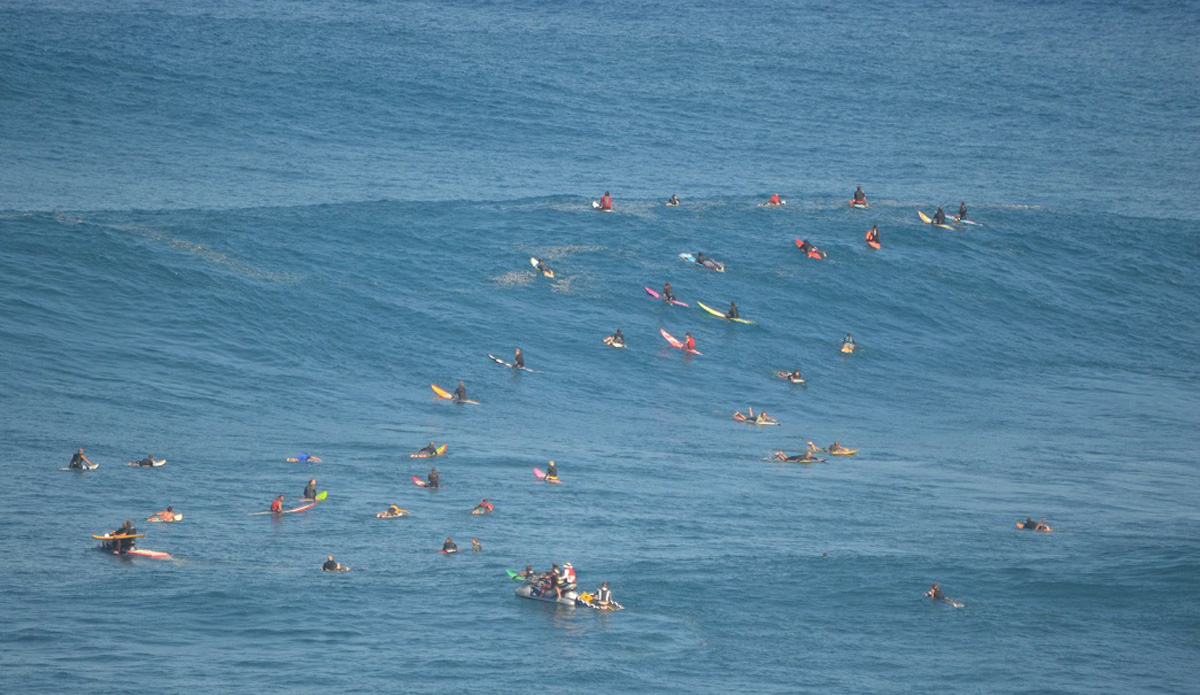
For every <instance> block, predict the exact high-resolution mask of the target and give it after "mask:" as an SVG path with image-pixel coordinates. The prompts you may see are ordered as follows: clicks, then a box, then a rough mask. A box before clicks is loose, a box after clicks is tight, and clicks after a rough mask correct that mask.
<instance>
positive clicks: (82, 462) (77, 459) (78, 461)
mask: <svg viewBox="0 0 1200 695" xmlns="http://www.w3.org/2000/svg"><path fill="white" fill-rule="evenodd" d="M67 467H69V468H95V467H96V464H94V463H92V462H91V461H89V460H88V457H87V456H84V455H83V447H79V450H78V451H76V452H75V453H74V454H72V455H71V462H70V463H69V464H67Z"/></svg>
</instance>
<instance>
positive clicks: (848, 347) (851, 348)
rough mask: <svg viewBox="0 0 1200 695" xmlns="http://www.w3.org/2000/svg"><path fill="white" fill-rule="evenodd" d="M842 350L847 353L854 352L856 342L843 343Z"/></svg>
mask: <svg viewBox="0 0 1200 695" xmlns="http://www.w3.org/2000/svg"><path fill="white" fill-rule="evenodd" d="M842 352H844V353H846V354H847V355H849V354H850V353H852V352H854V343H842Z"/></svg>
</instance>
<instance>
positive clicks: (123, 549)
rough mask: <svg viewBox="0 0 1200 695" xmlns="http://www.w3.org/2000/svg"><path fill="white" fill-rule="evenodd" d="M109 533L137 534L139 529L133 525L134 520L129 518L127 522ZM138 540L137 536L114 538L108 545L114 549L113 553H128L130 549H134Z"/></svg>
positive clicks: (120, 534)
mask: <svg viewBox="0 0 1200 695" xmlns="http://www.w3.org/2000/svg"><path fill="white" fill-rule="evenodd" d="M108 535H110V536H136V535H137V529H136V528H134V527H133V522H132V521H130V520H129V519H126V520H125V523H123V524H121V526H120V528H118V529H116V530H115V531H113V532H112V533H110V534H108ZM136 540H137V539H136V538H114V539H113V540H112V541H111V542H109V545H108V547H109V548H111V549H112V552H113V555H124V554H125V553H128V552H129V551H130V550H133V545H134V542H135V541H136Z"/></svg>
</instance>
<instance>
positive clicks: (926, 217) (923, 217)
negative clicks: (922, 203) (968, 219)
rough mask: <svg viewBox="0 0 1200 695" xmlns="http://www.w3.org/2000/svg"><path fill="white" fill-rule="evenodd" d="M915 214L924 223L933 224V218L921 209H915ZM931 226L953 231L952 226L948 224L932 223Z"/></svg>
mask: <svg viewBox="0 0 1200 695" xmlns="http://www.w3.org/2000/svg"><path fill="white" fill-rule="evenodd" d="M917 216H918V217H920V218H921V221H922V222H924V223H925V224H933V218H931V217H930V216H929V215H926V214H925V213H924V212H922V211H921V210H917ZM933 226H935V227H941V228H942V229H949V230H950V231H954V227H951V226H950V225H948V224H933Z"/></svg>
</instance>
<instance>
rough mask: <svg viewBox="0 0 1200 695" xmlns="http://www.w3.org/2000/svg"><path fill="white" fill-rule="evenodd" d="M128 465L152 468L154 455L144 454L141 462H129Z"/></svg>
mask: <svg viewBox="0 0 1200 695" xmlns="http://www.w3.org/2000/svg"><path fill="white" fill-rule="evenodd" d="M129 463H130V465H133V466H145V467H152V466H154V454H146V458H144V459H142V460H141V461H130V462H129Z"/></svg>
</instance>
